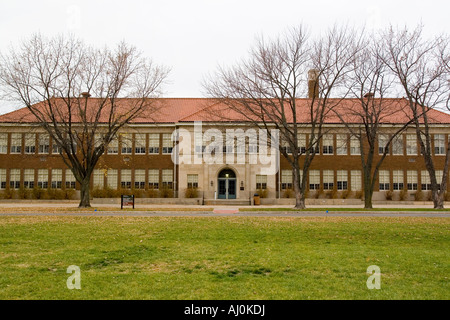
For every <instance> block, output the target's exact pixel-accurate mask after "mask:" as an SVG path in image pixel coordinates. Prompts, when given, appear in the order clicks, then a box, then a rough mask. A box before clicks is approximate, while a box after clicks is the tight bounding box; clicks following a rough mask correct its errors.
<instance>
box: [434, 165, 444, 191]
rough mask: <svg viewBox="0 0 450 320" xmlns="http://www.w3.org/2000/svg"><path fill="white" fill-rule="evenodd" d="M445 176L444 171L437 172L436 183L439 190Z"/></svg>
mask: <svg viewBox="0 0 450 320" xmlns="http://www.w3.org/2000/svg"><path fill="white" fill-rule="evenodd" d="M443 174H444V171H443V170H436V172H435V175H436V183H437V185H438V189H439V190H440V189H441V182H442V175H443Z"/></svg>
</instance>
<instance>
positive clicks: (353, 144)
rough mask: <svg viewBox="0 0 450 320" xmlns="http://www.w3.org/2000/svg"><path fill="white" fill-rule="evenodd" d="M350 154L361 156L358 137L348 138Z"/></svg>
mask: <svg viewBox="0 0 450 320" xmlns="http://www.w3.org/2000/svg"><path fill="white" fill-rule="evenodd" d="M350 154H351V155H360V154H361V144H360V141H359V138H358V137H354V136H352V137H350Z"/></svg>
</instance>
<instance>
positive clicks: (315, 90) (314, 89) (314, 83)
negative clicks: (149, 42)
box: [308, 69, 319, 99]
mask: <svg viewBox="0 0 450 320" xmlns="http://www.w3.org/2000/svg"><path fill="white" fill-rule="evenodd" d="M318 79H319V70H317V69H311V70H309V71H308V98H310V99H312V98H318V97H319V81H318Z"/></svg>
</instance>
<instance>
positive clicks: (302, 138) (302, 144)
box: [297, 133, 306, 154]
mask: <svg viewBox="0 0 450 320" xmlns="http://www.w3.org/2000/svg"><path fill="white" fill-rule="evenodd" d="M297 145H298V152H299V154H304V153H306V134H304V133H299V134H297Z"/></svg>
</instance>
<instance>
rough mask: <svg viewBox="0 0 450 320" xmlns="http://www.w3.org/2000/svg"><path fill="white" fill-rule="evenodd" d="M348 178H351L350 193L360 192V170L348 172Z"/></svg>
mask: <svg viewBox="0 0 450 320" xmlns="http://www.w3.org/2000/svg"><path fill="white" fill-rule="evenodd" d="M350 177H351V184H352V186H351V188H352V191H361V189H362V182H361V170H352V171H350Z"/></svg>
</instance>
